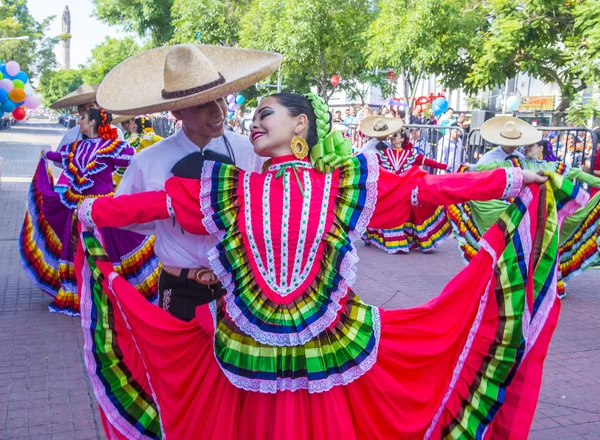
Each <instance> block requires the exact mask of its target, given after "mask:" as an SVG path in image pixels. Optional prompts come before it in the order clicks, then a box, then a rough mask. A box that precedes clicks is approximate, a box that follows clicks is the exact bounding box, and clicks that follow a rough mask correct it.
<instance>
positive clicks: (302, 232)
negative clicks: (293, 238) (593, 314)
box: [288, 171, 320, 292]
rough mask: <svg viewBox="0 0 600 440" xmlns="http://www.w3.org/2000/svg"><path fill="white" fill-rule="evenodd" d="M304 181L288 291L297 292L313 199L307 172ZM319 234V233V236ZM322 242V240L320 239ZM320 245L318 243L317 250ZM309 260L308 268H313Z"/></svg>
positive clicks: (304, 174) (304, 173)
mask: <svg viewBox="0 0 600 440" xmlns="http://www.w3.org/2000/svg"><path fill="white" fill-rule="evenodd" d="M302 177H303V180H304V195H305V197H304V199H303V200H302V214H301V216H300V228H299V231H298V243H297V245H296V255H295V256H294V269H293V270H292V280H291V283H290V286H289V288H288V290H289V291H290V292H291V291H292V290H296V289H297V288H298V286H299V284H298V280H299V279H300V273H301V271H302V260H303V259H304V245H305V244H306V235H307V233H308V220H309V214H310V201H311V198H312V182H311V180H310V173H307V172H306V171H305V172H303V173H302ZM318 235H319V233H318V232H317V236H318ZM319 241H320V238H319ZM313 245H314V243H313ZM318 246H319V243H317V248H318ZM308 261H309V260H307V264H306V266H307V267H309V266H310V267H312V264H309V262H308Z"/></svg>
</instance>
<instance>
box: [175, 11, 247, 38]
mask: <svg viewBox="0 0 600 440" xmlns="http://www.w3.org/2000/svg"><path fill="white" fill-rule="evenodd" d="M249 3H250V0H224V1H215V0H174V3H173V9H172V14H173V26H174V28H175V32H174V38H173V39H174V41H175V42H177V43H194V42H195V43H203V44H224V45H232V44H235V43H237V42H238V39H239V30H240V20H241V19H242V18H243V14H244V11H245V9H246V7H247V5H248V4H249Z"/></svg>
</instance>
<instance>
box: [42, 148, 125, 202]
mask: <svg viewBox="0 0 600 440" xmlns="http://www.w3.org/2000/svg"><path fill="white" fill-rule="evenodd" d="M133 154H134V150H133V148H131V146H129V144H127V143H126V142H123V141H120V140H118V139H117V140H103V139H101V138H94V139H86V140H82V141H76V142H73V143H71V144H67V145H63V146H62V147H61V148H60V149H59V150H58V151H57V152H48V153H46V157H48V159H50V160H52V161H55V162H61V163H62V167H63V168H64V173H63V174H64V176H65V177H66V179H67V181H68V184H66V185H65V183H59V184H57V185H56V189H57V191H58V192H59V193H60V194H61V200H62V202H63V203H64V204H65V205H66V206H68V207H69V208H74V207H76V206H77V203H78V202H80V201H81V200H82V199H83V198H86V197H100V196H105V195H112V193H113V183H112V173H113V171H114V170H115V169H116V168H117V167H126V166H128V165H129V162H130V161H131V157H132V156H133Z"/></svg>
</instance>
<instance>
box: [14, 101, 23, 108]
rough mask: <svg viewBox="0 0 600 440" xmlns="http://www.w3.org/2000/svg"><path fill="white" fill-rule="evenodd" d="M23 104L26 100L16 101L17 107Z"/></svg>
mask: <svg viewBox="0 0 600 440" xmlns="http://www.w3.org/2000/svg"><path fill="white" fill-rule="evenodd" d="M23 104H25V101H21V102H15V107H21V106H22V105H23Z"/></svg>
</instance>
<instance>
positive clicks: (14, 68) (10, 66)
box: [6, 61, 21, 76]
mask: <svg viewBox="0 0 600 440" xmlns="http://www.w3.org/2000/svg"><path fill="white" fill-rule="evenodd" d="M20 70H21V66H19V63H17V62H16V61H9V62H8V63H6V73H8V74H9V75H10V76H15V75H16V74H17V73H19V71H20Z"/></svg>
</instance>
